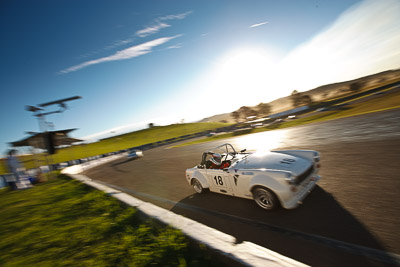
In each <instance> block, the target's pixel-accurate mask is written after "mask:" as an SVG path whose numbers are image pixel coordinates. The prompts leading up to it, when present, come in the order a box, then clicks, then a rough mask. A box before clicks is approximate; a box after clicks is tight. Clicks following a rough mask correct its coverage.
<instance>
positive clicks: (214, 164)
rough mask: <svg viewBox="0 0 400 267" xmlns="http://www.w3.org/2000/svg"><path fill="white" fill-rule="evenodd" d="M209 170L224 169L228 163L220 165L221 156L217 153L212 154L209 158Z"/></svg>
mask: <svg viewBox="0 0 400 267" xmlns="http://www.w3.org/2000/svg"><path fill="white" fill-rule="evenodd" d="M210 162H211V165H210V169H224V168H228V167H229V163H228V162H225V163H222V156H221V154H219V153H213V154H212V156H211V158H210Z"/></svg>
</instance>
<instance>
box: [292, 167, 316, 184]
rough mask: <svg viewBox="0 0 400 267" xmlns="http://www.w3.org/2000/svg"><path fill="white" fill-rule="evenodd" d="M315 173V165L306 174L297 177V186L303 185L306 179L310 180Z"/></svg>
mask: <svg viewBox="0 0 400 267" xmlns="http://www.w3.org/2000/svg"><path fill="white" fill-rule="evenodd" d="M313 171H314V165H311V166H310V168H308V169H307V170H306V171H305V172H303V173H302V174H300V175H299V176H297V178H296V181H295V184H296V185H299V184H301V183H302V182H303V181H304V180H305V179H307V178H308V176H310V175H311V174H312V173H313Z"/></svg>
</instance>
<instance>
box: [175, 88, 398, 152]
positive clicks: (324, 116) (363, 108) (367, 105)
mask: <svg viewBox="0 0 400 267" xmlns="http://www.w3.org/2000/svg"><path fill="white" fill-rule="evenodd" d="M396 108H400V92H396V93H387V94H384V95H381V96H379V97H376V98H373V99H370V100H367V101H365V102H361V103H356V104H352V105H347V106H345V108H344V109H342V110H335V111H325V112H320V113H318V114H315V115H312V116H308V117H305V118H300V119H296V120H291V121H285V122H282V123H279V124H274V125H270V126H266V127H261V128H255V129H245V130H241V131H238V132H234V133H227V134H221V135H216V136H212V137H208V138H202V139H199V140H195V141H191V142H186V143H182V144H180V145H177V146H173V147H182V146H188V145H194V144H199V143H204V142H211V141H217V140H221V139H226V138H230V137H235V136H239V135H244V134H249V133H258V132H264V131H270V130H276V129H283V128H288V127H294V126H299V125H305V124H309V123H315V122H322V121H328V120H334V119H340V118H346V117H351V116H357V115H362V114H368V113H373V112H378V111H385V110H390V109H396Z"/></svg>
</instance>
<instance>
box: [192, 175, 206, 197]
mask: <svg viewBox="0 0 400 267" xmlns="http://www.w3.org/2000/svg"><path fill="white" fill-rule="evenodd" d="M192 187H193V189H194V191H196V193H198V194H203V193H204V192H205V191H206V190H205V188H204V187H203V186H202V185H201V183H200V181H199V180H197V179H196V178H193V179H192Z"/></svg>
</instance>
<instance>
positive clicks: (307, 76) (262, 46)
mask: <svg viewBox="0 0 400 267" xmlns="http://www.w3.org/2000/svg"><path fill="white" fill-rule="evenodd" d="M398 14H400V1H399V0H383V1H373V0H367V1H356V0H354V1H353V0H342V1H327V0H301V1H299V0H290V1H289V0H281V1H276V0H273V1H272V0H270V1H268V0H265V1H211V0H210V1H166V0H163V1H161V0H160V1H122V0H121V1H106V0H96V1H95V0H93V1H78V0H68V1H66V0H58V1H53V0H49V1H44V0H38V1H28V0H26V1H22V0H21V1H2V2H1V3H0V34H1V37H2V42H0V48H1V49H0V53H1V57H0V58H1V61H0V62H1V63H0V68H1V69H0V88H1V99H0V101H1V103H0V109H1V110H0V112H1V114H2V115H1V118H2V119H1V121H2V130H1V132H0V152H1V153H4V151H5V150H6V148H7V145H6V142H10V141H16V140H19V139H22V138H24V137H26V136H27V135H26V134H25V132H27V131H38V123H37V121H36V118H34V117H33V116H32V114H30V113H29V112H27V111H25V110H24V106H25V105H37V104H40V103H44V102H48V101H52V100H56V99H60V98H66V97H70V96H75V95H79V96H82V99H80V100H76V101H73V102H70V103H68V106H69V110H67V111H65V112H64V113H61V114H55V115H50V116H48V117H47V120H48V121H50V122H52V123H53V124H54V126H55V129H67V128H79V130H77V131H75V132H73V133H72V136H73V137H76V138H85V139H90V140H93V139H96V138H100V137H104V136H106V135H110V132H114V133H113V134H120V133H123V132H127V131H130V130H133V129H140V128H144V127H146V125H147V124H148V123H149V122H152V123H155V124H156V125H165V124H169V123H175V122H179V121H181V120H182V119H184V120H185V121H186V122H190V121H196V120H199V119H202V118H204V117H207V116H210V115H215V114H219V113H225V112H232V111H234V110H236V109H237V108H239V107H240V106H243V105H256V104H258V103H260V102H269V101H271V100H274V99H276V98H278V97H282V96H286V95H288V94H289V93H290V92H291V91H293V90H294V89H297V90H299V91H302V90H308V89H312V88H314V87H317V86H319V85H323V84H327V83H332V82H340V81H344V80H349V79H354V78H357V77H360V76H364V75H368V74H372V73H376V72H379V71H384V70H387V69H394V68H398V67H399V65H400V64H399V62H400V51H399V50H400V16H398ZM48 110H52V109H51V108H50V109H48Z"/></svg>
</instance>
